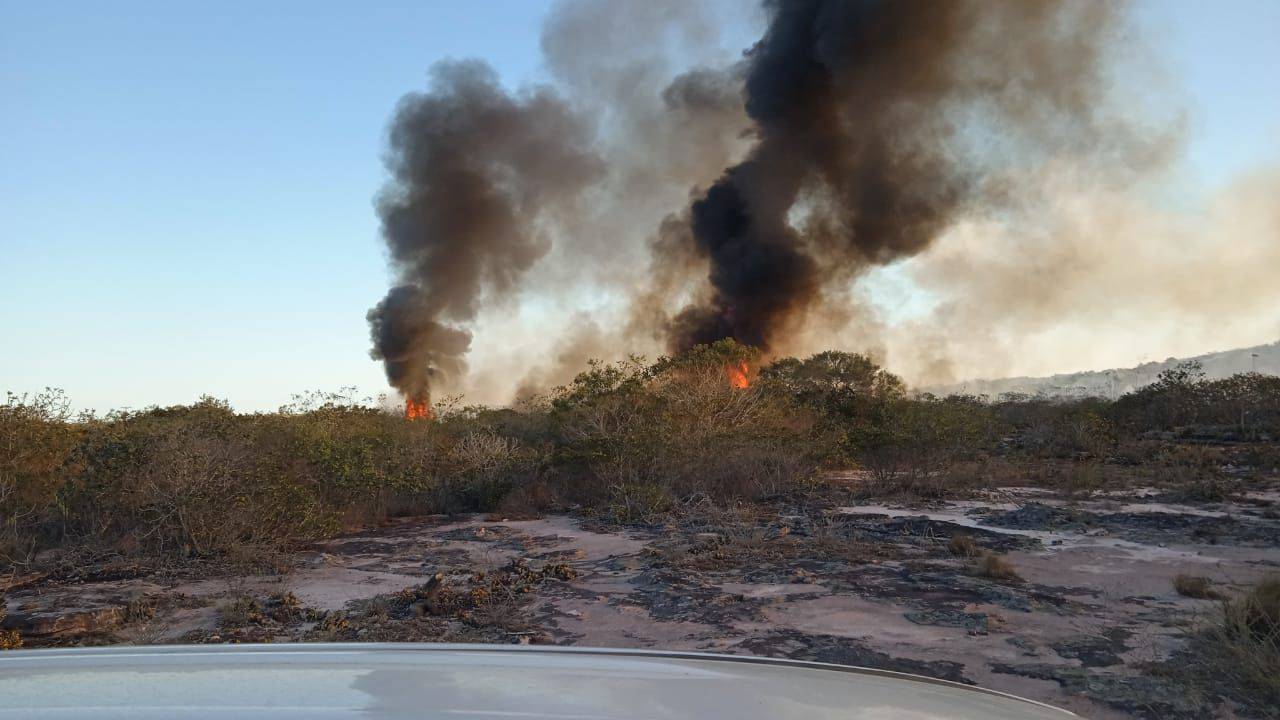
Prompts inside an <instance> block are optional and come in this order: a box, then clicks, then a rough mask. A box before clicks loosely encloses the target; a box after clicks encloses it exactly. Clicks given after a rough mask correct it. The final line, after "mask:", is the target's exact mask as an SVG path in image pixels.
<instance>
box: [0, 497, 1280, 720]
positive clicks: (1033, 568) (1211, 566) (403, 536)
mask: <svg viewBox="0 0 1280 720" xmlns="http://www.w3.org/2000/svg"><path fill="white" fill-rule="evenodd" d="M837 497H841V496H837ZM849 497H852V495H850V496H849ZM1278 508H1280V493H1276V492H1274V491H1267V490H1255V491H1254V492H1251V493H1249V494H1246V495H1239V496H1236V497H1234V498H1233V499H1232V500H1230V501H1223V502H1198V503H1194V504H1186V503H1181V502H1170V501H1169V498H1168V497H1166V496H1164V495H1162V493H1161V491H1158V490H1155V489H1151V488H1136V489H1131V490H1126V491H1123V492H1111V493H1095V494H1094V495H1092V496H1090V497H1089V498H1088V499H1084V500H1081V499H1069V498H1067V497H1064V496H1061V495H1059V494H1057V493H1055V492H1053V491H1050V490H1046V489H1042V488H1029V487H1005V488H999V489H996V490H989V491H984V492H980V493H978V494H977V495H976V496H975V497H973V498H972V499H967V500H964V501H951V502H937V503H931V504H919V503H917V504H914V505H912V506H900V505H893V504H887V505H883V504H882V505H872V504H855V503H854V502H853V501H850V500H836V499H831V498H828V499H825V500H821V501H819V500H807V501H797V500H789V501H785V502H783V501H778V502H775V503H766V504H759V505H744V506H741V507H738V508H734V509H730V510H725V509H716V508H712V507H698V506H694V507H691V508H688V509H687V510H686V511H684V512H682V513H680V514H679V515H677V516H674V517H672V518H670V519H669V520H668V521H666V522H665V524H662V525H657V526H651V527H642V528H638V527H620V526H611V525H608V524H606V523H605V522H603V521H601V520H599V519H593V518H590V517H581V516H570V515H557V516H549V517H544V518H541V519H536V520H507V519H502V518H484V517H479V516H476V517H465V518H445V517H425V518H411V519H402V520H399V521H397V522H395V523H394V524H391V525H388V526H386V527H382V528H379V529H375V530H369V531H366V532H362V533H358V534H353V535H349V536H346V537H342V538H338V539H335V540H332V541H329V542H326V543H323V544H320V545H318V546H316V547H314V548H312V549H309V550H307V551H305V552H302V553H299V554H298V555H297V556H296V557H292V558H285V559H284V560H285V561H286V562H282V563H281V565H282V572H279V573H270V574H256V573H254V574H246V573H234V572H229V571H218V572H214V571H211V570H209V569H207V568H206V569H203V570H200V571H194V570H190V569H188V570H184V571H180V572H178V571H174V572H160V571H155V570H144V569H142V568H136V567H132V566H128V565H116V566H111V565H107V566H100V567H96V568H95V569H94V570H93V571H84V572H79V573H77V572H62V573H55V574H53V575H49V576H26V577H14V578H11V579H9V580H8V581H7V583H8V586H9V587H8V591H7V593H6V600H7V609H8V616H7V618H6V619H5V624H6V626H7V627H9V628H12V629H16V630H17V631H18V632H19V633H20V634H21V635H22V637H23V640H24V643H25V645H26V646H28V647H41V646H49V645H69V644H98V643H177V642H196V643H208V642H247V641H270V642H281V641H320V640H405V641H409V640H415V641H422V640H425V641H450V642H510V643H517V642H518V643H557V644H571V645H595V646H625V647H643V648H661V649H679V650H703V651H714V652H727V653H750V654H756V655H767V656H777V657H788V658H795V659H804V660H818V661H823V662H834V663H843V664H852V665H863V666H870V667H877V668H886V669H892V670H901V671H906V672H912V673H919V674H923V675H930V676H934V677H940V678H947V679H951V680H957V681H960V682H966V683H976V684H979V685H983V686H986V687H991V688H995V689H999V690H1005V691H1009V692H1013V693H1016V694H1019V695H1023V696H1027V697H1031V698H1034V699H1037V700H1042V701H1046V702H1049V703H1053V704H1055V705H1059V706H1062V707H1066V708H1069V709H1072V710H1075V711H1076V712H1079V713H1081V714H1082V715H1085V716H1088V717H1098V718H1105V717H1128V716H1132V715H1135V714H1136V715H1141V716H1146V717H1177V716H1185V717H1196V716H1201V714H1202V712H1203V710H1204V708H1203V706H1202V705H1200V704H1199V703H1200V702H1201V701H1202V700H1203V698H1199V697H1196V696H1195V695H1194V694H1189V693H1188V692H1187V690H1186V688H1185V687H1184V685H1183V684H1182V683H1181V682H1180V681H1179V680H1178V679H1177V677H1176V676H1177V672H1176V671H1177V670H1179V669H1180V668H1183V667H1184V666H1185V665H1186V664H1187V658H1186V657H1185V653H1186V652H1187V651H1186V647H1187V642H1186V638H1187V636H1188V632H1189V628H1191V627H1194V624H1195V622H1196V618H1197V617H1198V616H1199V615H1201V614H1203V613H1206V612H1209V611H1210V610H1212V608H1213V603H1214V601H1213V600H1212V599H1192V598H1188V597H1183V596H1182V595H1179V594H1178V593H1177V592H1176V591H1175V590H1174V587H1173V578H1174V577H1175V576H1176V575H1179V574H1190V575H1196V576H1204V577H1207V578H1210V579H1211V580H1212V583H1211V587H1212V588H1213V591H1214V592H1217V593H1229V592H1231V591H1232V590H1233V589H1235V588H1241V587H1244V586H1247V585H1249V584H1251V583H1252V582H1254V581H1256V580H1257V579H1258V578H1259V577H1261V576H1263V575H1264V574H1267V573H1274V572H1277V571H1280V513H1277V509H1278ZM957 538H958V539H957ZM1217 710H1218V712H1220V713H1224V714H1225V713H1229V712H1230V708H1229V707H1228V706H1223V705H1219V706H1218V709H1217Z"/></svg>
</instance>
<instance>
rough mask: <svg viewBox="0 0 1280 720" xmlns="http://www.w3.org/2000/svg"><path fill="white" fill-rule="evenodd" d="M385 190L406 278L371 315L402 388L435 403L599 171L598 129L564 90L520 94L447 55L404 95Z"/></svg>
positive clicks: (388, 233) (386, 222) (394, 381)
mask: <svg viewBox="0 0 1280 720" xmlns="http://www.w3.org/2000/svg"><path fill="white" fill-rule="evenodd" d="M390 139H391V149H390V152H389V154H388V156H387V160H386V163H387V168H388V170H389V171H390V173H391V178H392V179H391V181H390V183H389V184H388V185H387V187H386V188H384V190H383V192H382V194H381V195H380V197H379V198H378V215H379V216H380V217H381V219H382V234H383V237H384V238H385V240H386V242H387V247H388V249H389V251H390V255H391V262H392V265H393V267H394V268H395V270H396V273H397V276H398V280H399V284H398V285H396V286H395V287H393V288H391V290H390V291H389V292H388V293H387V296H386V297H385V298H384V299H383V300H382V301H381V302H380V303H378V305H377V306H376V307H374V308H373V309H372V310H370V311H369V323H370V325H371V329H372V338H373V356H374V357H375V358H378V359H381V360H382V361H383V363H384V365H385V367H386V372H387V379H388V380H389V381H390V383H391V385H392V386H393V387H395V388H396V389H398V390H400V391H401V392H402V393H403V394H404V395H405V396H406V397H408V398H410V399H414V400H419V401H421V400H425V399H427V398H428V397H429V393H430V390H431V387H432V385H433V384H435V383H437V382H439V381H441V380H446V379H449V378H452V377H456V376H457V375H459V374H460V373H462V372H463V371H464V370H465V368H466V364H465V355H466V352H467V350H468V348H469V347H470V344H471V333H470V332H469V331H468V330H467V329H466V328H465V327H458V326H457V325H458V324H460V323H461V324H465V323H468V322H470V321H473V320H474V319H475V317H476V315H477V313H478V312H479V311H480V307H481V303H482V302H494V301H497V300H500V299H502V298H503V297H505V296H508V295H509V294H510V293H512V292H513V291H514V290H515V289H516V287H517V286H518V284H519V282H520V279H521V276H522V275H523V274H524V273H525V272H526V271H527V270H528V269H529V268H530V267H531V266H532V265H533V264H534V263H535V262H536V261H537V260H538V259H539V258H541V257H542V256H543V255H544V254H546V252H547V250H548V247H549V245H550V241H549V240H548V239H547V238H546V237H544V236H543V235H542V234H541V232H540V228H541V224H542V223H543V222H544V221H546V220H547V218H549V217H552V216H554V215H555V214H556V213H558V212H562V211H564V210H566V209H567V208H569V207H571V206H572V204H573V200H574V199H575V197H576V196H577V194H578V193H579V192H580V191H581V190H582V188H583V187H584V186H585V185H586V183H588V182H589V181H590V180H591V179H592V177H594V176H595V175H596V174H597V173H598V172H599V160H598V159H597V158H596V157H595V156H594V155H592V154H591V152H590V150H589V142H588V140H589V132H588V127H587V125H585V124H584V123H583V122H582V121H581V120H579V119H578V118H577V117H576V116H575V115H574V114H573V113H572V112H571V111H570V110H569V108H568V107H567V105H566V104H565V103H564V102H563V101H561V100H560V99H559V98H558V97H557V96H556V95H555V94H554V93H553V92H551V91H550V90H547V89H539V90H536V91H533V92H531V93H528V94H525V95H521V96H516V97H513V96H511V95H508V94H507V93H506V92H504V91H503V90H502V89H501V87H500V86H499V85H498V81H497V78H496V76H495V75H494V73H493V71H492V70H490V69H489V68H488V67H487V66H485V65H483V64H481V63H476V62H468V63H442V64H439V65H437V66H436V67H435V68H434V69H433V71H432V86H431V90H430V92H428V93H426V94H423V95H416V94H415V95H408V96H406V97H405V98H404V99H402V100H401V102H400V106H399V108H398V109H397V110H396V114H395V117H394V119H393V120H392V123H391V134H390Z"/></svg>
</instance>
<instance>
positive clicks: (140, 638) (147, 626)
mask: <svg viewBox="0 0 1280 720" xmlns="http://www.w3.org/2000/svg"><path fill="white" fill-rule="evenodd" d="M217 629H218V607H217V605H216V604H210V605H206V606H205V607H199V608H178V609H177V610H174V611H173V612H171V613H168V614H160V615H157V616H156V617H155V618H153V619H152V620H150V621H148V622H146V623H143V624H141V625H136V626H126V627H125V628H123V629H122V630H121V631H120V633H119V638H120V640H121V642H124V643H132V644H135V645H154V644H157V643H171V642H177V641H179V640H181V639H182V636H184V635H186V634H187V633H189V632H192V631H195V630H203V631H207V632H213V631H215V630H217Z"/></svg>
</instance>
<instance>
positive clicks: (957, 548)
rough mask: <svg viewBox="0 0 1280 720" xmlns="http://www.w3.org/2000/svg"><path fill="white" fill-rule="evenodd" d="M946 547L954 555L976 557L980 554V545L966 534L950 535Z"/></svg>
mask: <svg viewBox="0 0 1280 720" xmlns="http://www.w3.org/2000/svg"><path fill="white" fill-rule="evenodd" d="M947 549H948V550H950V551H951V554H952V555H955V556H956V557H962V558H976V557H980V556H981V555H982V547H981V546H979V545H978V543H976V542H974V539H973V538H971V537H969V536H968V535H952V536H951V542H949V543H947Z"/></svg>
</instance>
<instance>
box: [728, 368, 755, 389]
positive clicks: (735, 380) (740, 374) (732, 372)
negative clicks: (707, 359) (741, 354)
mask: <svg viewBox="0 0 1280 720" xmlns="http://www.w3.org/2000/svg"><path fill="white" fill-rule="evenodd" d="M750 369H751V368H750V367H749V366H748V365H747V363H746V361H743V362H738V363H730V364H728V365H725V366H724V374H725V375H728V376H729V385H731V386H732V387H735V388H737V389H739V390H742V389H744V388H749V387H751V379H750V378H748V377H747V372H748V371H749V370H750Z"/></svg>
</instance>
